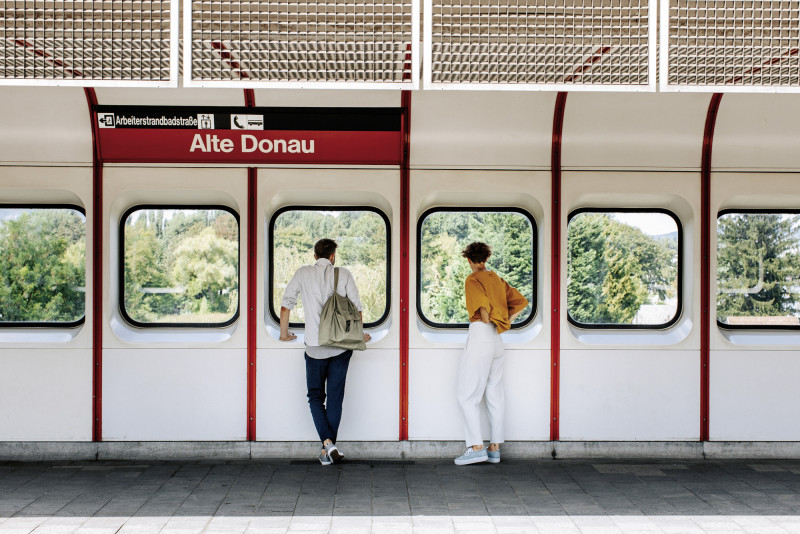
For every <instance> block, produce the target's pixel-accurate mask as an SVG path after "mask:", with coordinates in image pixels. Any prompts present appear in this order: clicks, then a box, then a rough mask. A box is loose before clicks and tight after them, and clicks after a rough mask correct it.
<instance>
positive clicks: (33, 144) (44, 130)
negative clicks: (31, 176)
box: [0, 87, 92, 165]
mask: <svg viewBox="0 0 800 534" xmlns="http://www.w3.org/2000/svg"><path fill="white" fill-rule="evenodd" d="M0 116H2V117H3V120H2V123H0V162H31V163H33V162H35V163H70V164H75V163H83V164H88V165H91V163H92V126H91V121H90V117H89V104H88V103H87V102H86V94H85V93H84V91H83V89H82V88H79V87H76V88H65V87H0Z"/></svg>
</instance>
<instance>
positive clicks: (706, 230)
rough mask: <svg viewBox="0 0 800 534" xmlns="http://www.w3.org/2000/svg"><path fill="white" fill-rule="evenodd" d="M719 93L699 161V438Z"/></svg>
mask: <svg viewBox="0 0 800 534" xmlns="http://www.w3.org/2000/svg"><path fill="white" fill-rule="evenodd" d="M721 100H722V93H714V95H713V96H712V97H711V103H710V104H709V105H708V114H707V115H706V126H705V130H704V131H703V155H702V161H701V164H700V181H701V186H700V189H701V192H700V203H701V209H700V257H701V259H702V261H701V263H700V265H701V267H700V441H708V439H709V432H708V426H709V389H710V386H711V384H710V379H709V377H710V375H709V365H710V351H711V315H710V313H709V311H710V309H711V149H712V146H713V142H714V126H715V125H716V123H717V112H718V111H719V104H720V101H721Z"/></svg>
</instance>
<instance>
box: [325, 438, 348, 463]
mask: <svg viewBox="0 0 800 534" xmlns="http://www.w3.org/2000/svg"><path fill="white" fill-rule="evenodd" d="M325 452H327V453H328V457H329V458H330V459H331V461H332V462H333V463H335V464H338V463H339V462H341V461H342V458H344V453H343V452H342V451H340V450H339V449H337V448H336V445H334V444H333V443H331V444H330V445H325Z"/></svg>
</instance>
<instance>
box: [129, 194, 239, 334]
mask: <svg viewBox="0 0 800 534" xmlns="http://www.w3.org/2000/svg"><path fill="white" fill-rule="evenodd" d="M123 228H124V238H123V247H124V254H125V257H124V298H123V303H124V309H125V312H126V313H127V315H128V316H129V317H130V318H131V319H132V320H133V321H135V322H137V323H144V324H163V323H169V324H175V323H182V324H208V325H219V324H225V323H227V322H229V321H231V320H232V319H233V318H234V317H235V315H236V312H237V311H238V307H239V225H238V222H237V221H236V218H235V217H234V216H233V214H231V213H230V212H228V211H225V210H220V209H191V208H188V209H137V210H135V211H132V212H130V213H128V214H127V217H126V218H125V221H124V225H123Z"/></svg>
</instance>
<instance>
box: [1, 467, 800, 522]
mask: <svg viewBox="0 0 800 534" xmlns="http://www.w3.org/2000/svg"><path fill="white" fill-rule="evenodd" d="M0 532H3V533H11V532H15V533H16V532H19V533H23V532H37V533H45V532H46V533H67V532H86V533H89V532H91V533H98V534H100V533H115V532H176V533H177V532H180V533H190V532H264V533H271V532H276V533H277V532H344V533H360V532H364V533H367V532H387V533H411V532H413V533H448V532H472V533H484V532H508V533H511V532H524V533H534V532H543V533H550V532H552V533H562V532H563V533H597V534H606V533H620V532H625V533H629V532H630V533H639V532H653V533H657V532H666V533H682V532H686V533H703V532H720V533H733V532H755V533H772V532H775V533H784V532H796V533H800V461H769V462H767V461H685V462H679V461H645V460H637V461H609V460H591V461H590V460H586V461H578V460H536V461H533V460H530V461H523V460H513V459H511V460H507V461H504V462H503V463H501V464H499V465H489V464H482V465H473V466H467V467H456V466H454V465H453V464H452V463H451V461H450V460H441V461H427V460H422V461H420V460H417V461H415V462H413V463H412V462H409V463H404V464H403V463H400V464H398V463H387V462H374V463H370V462H369V461H367V460H361V461H360V462H357V463H356V462H351V463H344V464H341V465H336V466H330V467H322V466H320V465H318V464H314V463H311V462H291V461H289V460H283V461H281V460H274V461H250V462H169V463H165V462H74V463H70V462H60V463H0Z"/></svg>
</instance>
